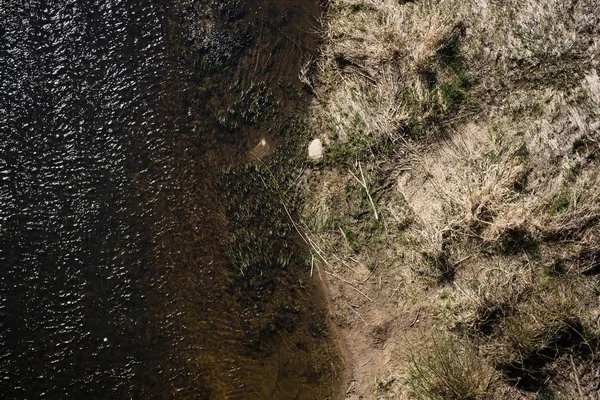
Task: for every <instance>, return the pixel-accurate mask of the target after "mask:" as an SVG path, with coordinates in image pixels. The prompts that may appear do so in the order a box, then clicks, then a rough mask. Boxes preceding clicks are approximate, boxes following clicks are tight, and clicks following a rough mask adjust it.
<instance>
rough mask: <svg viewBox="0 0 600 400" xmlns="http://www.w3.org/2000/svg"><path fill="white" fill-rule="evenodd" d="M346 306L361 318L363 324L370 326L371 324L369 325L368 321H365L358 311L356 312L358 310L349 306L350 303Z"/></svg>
mask: <svg viewBox="0 0 600 400" xmlns="http://www.w3.org/2000/svg"><path fill="white" fill-rule="evenodd" d="M346 305H347V306H348V308H349V309H351V310H352V311H354V313H355V314H356V315H358V317H359V318H360V319H361V320H362V322H364V323H365V326H369V324H367V321H365V319H364V318H363V316H362V315H360V313H359V312H358V311H356V310H355V309H354V307H352V306H351V305H350V304H348V303H346Z"/></svg>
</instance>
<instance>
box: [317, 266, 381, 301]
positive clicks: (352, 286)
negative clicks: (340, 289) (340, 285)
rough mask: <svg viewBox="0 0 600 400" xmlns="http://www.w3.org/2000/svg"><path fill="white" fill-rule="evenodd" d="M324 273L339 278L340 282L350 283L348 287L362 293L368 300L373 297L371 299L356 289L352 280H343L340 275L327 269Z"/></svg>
mask: <svg viewBox="0 0 600 400" xmlns="http://www.w3.org/2000/svg"><path fill="white" fill-rule="evenodd" d="M325 273H326V274H328V275H331V276H333V277H334V278H337V279H339V280H340V281H342V282H344V283H347V284H348V285H350V287H351V288H352V289H354V290H356V291H357V292H358V293H360V294H361V295H362V296H363V297H364V298H365V299H367V300H369V301H373V299H372V298H370V297H369V296H367V295H366V294H364V293H363V292H361V291H360V290H359V289H357V288H356V287H354V284H353V283H352V282H350V281H347V280H345V279H344V278H342V277H340V276H338V275H336V274H334V273H331V272H329V271H325Z"/></svg>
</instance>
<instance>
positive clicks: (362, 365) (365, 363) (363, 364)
mask: <svg viewBox="0 0 600 400" xmlns="http://www.w3.org/2000/svg"><path fill="white" fill-rule="evenodd" d="M373 357H375V354H373V355H372V356H371V358H369V359H368V360H367V361H365V362H364V363H362V364H360V366H361V367H364V366H365V365H367V364H368V363H369V361H371V360H372V359H373Z"/></svg>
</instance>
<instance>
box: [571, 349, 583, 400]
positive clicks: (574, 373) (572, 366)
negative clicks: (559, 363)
mask: <svg viewBox="0 0 600 400" xmlns="http://www.w3.org/2000/svg"><path fill="white" fill-rule="evenodd" d="M570 359H571V368H573V376H575V383H576V384H577V391H578V392H579V397H580V398H581V400H584V399H585V396H584V395H583V390H582V389H581V382H579V376H578V375H579V373H578V372H577V368H576V367H575V362H574V361H573V356H570Z"/></svg>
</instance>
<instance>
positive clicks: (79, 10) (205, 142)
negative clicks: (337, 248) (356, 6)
mask: <svg viewBox="0 0 600 400" xmlns="http://www.w3.org/2000/svg"><path fill="white" fill-rule="evenodd" d="M319 12H320V10H319V6H318V4H317V3H312V2H311V3H310V4H306V2H302V1H299V0H298V1H296V0H288V1H274V0H273V1H229V2H213V1H208V0H207V1H195V2H194V1H192V2H178V3H173V2H167V1H160V2H151V3H148V2H141V1H112V2H104V1H86V2H80V1H68V0H63V1H58V2H46V1H30V2H27V3H25V4H24V3H23V2H19V1H13V0H0V17H1V18H0V19H1V20H2V21H4V22H3V26H2V28H0V88H1V90H0V135H1V136H2V137H1V140H0V182H1V183H0V263H1V264H2V265H1V272H0V391H1V392H2V393H3V395H2V396H5V397H6V398H15V399H19V398H46V399H63V398H82V397H83V396H87V397H91V398H111V399H119V398H194V399H202V398H205V399H221V398H232V399H237V398H240V399H243V398H248V399H262V398H265V399H266V398H272V399H278V398H282V399H283V398H285V399H292V398H298V399H323V398H328V397H335V395H336V394H337V392H338V388H339V386H340V379H341V378H340V377H341V370H342V367H341V364H342V363H341V361H340V358H339V355H338V349H337V348H336V346H335V343H334V342H333V340H332V339H331V334H330V332H329V331H328V325H327V319H326V316H325V308H324V306H323V301H322V300H320V294H319V291H318V288H316V285H315V284H314V283H313V282H314V281H313V280H311V279H310V277H309V271H310V266H308V265H306V264H305V261H304V260H305V258H306V257H305V256H304V249H303V247H302V246H301V245H300V243H299V241H298V238H297V237H296V236H295V233H294V230H293V229H292V227H291V225H290V224H289V221H287V220H286V219H287V215H286V213H285V212H284V210H283V208H282V206H281V193H280V189H276V188H273V187H270V186H269V185H268V184H265V179H267V180H268V179H274V180H277V181H278V182H279V184H285V183H286V182H288V181H289V182H291V181H293V177H294V174H296V173H297V172H298V171H300V172H301V166H297V165H295V164H294V163H293V162H292V161H291V159H293V158H294V156H293V155H294V154H296V153H297V149H298V146H299V145H297V143H300V142H301V141H300V135H301V131H302V129H303V128H302V124H301V122H299V119H298V118H299V117H297V116H295V117H293V118H292V117H291V116H292V115H296V114H297V113H298V111H301V109H302V98H303V96H304V94H303V87H302V85H301V84H300V83H299V81H298V79H297V74H298V71H299V68H300V66H301V63H302V62H305V61H306V60H307V59H308V58H309V57H310V55H311V52H312V51H314V49H315V46H316V40H317V38H316V35H315V31H316V25H317V22H316V21H317V17H318V14H319ZM300 119H301V118H300ZM263 137H268V138H269V141H270V143H272V144H273V147H274V150H275V153H274V154H273V155H272V156H271V158H269V159H267V160H265V162H266V163H268V164H269V165H270V167H269V168H268V169H265V168H264V167H261V166H262V163H260V164H258V165H257V163H253V162H250V161H251V160H252V157H251V156H250V155H249V150H251V149H252V148H253V147H254V146H255V145H256V144H257V143H259V142H260V140H261V139H262V138H263ZM286 163H290V164H289V165H288V164H286ZM279 170H282V171H287V172H286V174H288V175H289V176H287V175H286V174H283V173H281V174H280V173H278V172H277V171H279ZM284 175H285V176H284Z"/></svg>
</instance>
